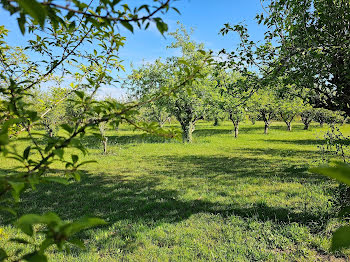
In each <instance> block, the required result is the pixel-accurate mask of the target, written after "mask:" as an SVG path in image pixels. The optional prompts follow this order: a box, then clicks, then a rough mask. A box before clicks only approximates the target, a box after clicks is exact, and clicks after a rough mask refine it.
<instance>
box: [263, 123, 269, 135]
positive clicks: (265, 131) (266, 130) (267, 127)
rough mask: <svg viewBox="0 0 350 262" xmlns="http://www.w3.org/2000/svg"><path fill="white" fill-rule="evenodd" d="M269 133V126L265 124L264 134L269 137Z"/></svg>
mask: <svg viewBox="0 0 350 262" xmlns="http://www.w3.org/2000/svg"><path fill="white" fill-rule="evenodd" d="M268 133H269V124H268V123H265V130H264V134H265V135H267V134H268Z"/></svg>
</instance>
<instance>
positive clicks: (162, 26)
mask: <svg viewBox="0 0 350 262" xmlns="http://www.w3.org/2000/svg"><path fill="white" fill-rule="evenodd" d="M156 26H157V28H158V30H159V32H160V33H161V34H162V35H163V34H164V33H165V32H167V31H168V25H167V24H166V23H164V22H163V21H162V20H156Z"/></svg>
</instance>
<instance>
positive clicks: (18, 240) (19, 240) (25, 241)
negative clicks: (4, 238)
mask: <svg viewBox="0 0 350 262" xmlns="http://www.w3.org/2000/svg"><path fill="white" fill-rule="evenodd" d="M9 241H11V242H16V243H18V244H30V243H29V242H28V241H27V240H25V239H23V238H11V239H10V240H9Z"/></svg>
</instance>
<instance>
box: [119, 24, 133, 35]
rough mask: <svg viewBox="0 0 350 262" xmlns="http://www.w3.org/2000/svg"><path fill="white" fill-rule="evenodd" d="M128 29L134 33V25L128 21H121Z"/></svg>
mask: <svg viewBox="0 0 350 262" xmlns="http://www.w3.org/2000/svg"><path fill="white" fill-rule="evenodd" d="M120 23H121V24H122V25H123V26H124V27H125V28H126V29H128V30H129V31H131V32H132V33H134V27H133V26H132V25H131V24H130V23H129V22H127V21H121V22H120Z"/></svg>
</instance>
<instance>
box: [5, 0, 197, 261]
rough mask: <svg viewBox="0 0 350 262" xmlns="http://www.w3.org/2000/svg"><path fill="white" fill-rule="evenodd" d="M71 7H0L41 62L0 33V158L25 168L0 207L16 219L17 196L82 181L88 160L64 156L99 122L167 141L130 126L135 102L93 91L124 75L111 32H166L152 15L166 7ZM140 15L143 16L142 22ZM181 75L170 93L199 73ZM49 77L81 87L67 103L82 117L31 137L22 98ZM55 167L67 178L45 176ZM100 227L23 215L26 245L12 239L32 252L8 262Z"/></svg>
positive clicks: (9, 182) (30, 115) (35, 122)
mask: <svg viewBox="0 0 350 262" xmlns="http://www.w3.org/2000/svg"><path fill="white" fill-rule="evenodd" d="M69 3H70V4H69V5H61V4H60V2H59V1H55V0H54V1H49V2H47V1H42V2H39V1H36V0H32V1H30V4H29V2H28V1H10V0H3V1H1V5H2V7H3V8H4V9H6V10H8V11H9V12H10V13H11V14H18V24H19V27H20V29H21V31H22V33H25V32H26V31H27V32H28V33H29V39H30V40H29V44H28V46H26V47H25V48H24V49H25V50H30V51H31V52H36V53H37V57H39V59H38V60H37V61H34V60H31V59H30V58H29V57H26V56H21V57H20V59H17V57H16V54H19V53H18V52H17V50H18V49H19V47H14V48H13V47H11V46H9V45H7V44H6V39H5V36H6V34H7V30H6V29H5V28H4V27H3V26H1V27H0V40H1V41H0V61H1V63H0V73H1V74H0V81H1V86H0V97H1V112H0V115H1V119H2V123H1V129H0V152H1V156H2V157H9V158H14V159H16V160H17V161H18V162H19V163H20V164H21V165H22V167H23V169H18V170H12V171H11V172H8V173H7V174H6V175H5V176H2V177H1V178H0V202H1V205H2V206H1V209H2V210H5V211H8V212H10V213H12V214H14V215H16V210H15V208H14V206H15V205H14V202H18V201H19V198H20V195H21V193H22V192H24V191H26V190H31V189H35V185H37V184H39V183H43V182H58V183H63V184H66V183H67V182H68V178H73V179H75V180H79V179H80V172H79V168H80V167H81V166H82V165H84V164H87V163H89V162H91V161H81V160H79V157H78V155H76V154H73V153H71V154H69V152H67V150H66V149H67V148H68V147H74V148H77V149H79V150H81V151H82V152H83V153H84V154H85V153H86V149H85V148H84V146H83V144H82V143H81V139H82V138H83V137H84V136H85V135H86V133H88V132H90V131H91V130H95V129H97V128H98V125H99V124H101V123H106V122H109V123H111V124H113V125H118V124H119V123H121V122H122V121H126V122H128V123H130V124H132V125H134V126H135V127H137V128H140V129H142V130H145V131H150V132H153V133H159V134H162V135H165V136H172V135H171V134H170V133H167V132H164V131H163V132H162V130H159V129H155V128H152V126H139V125H137V124H136V123H134V122H133V115H134V114H135V113H136V112H135V108H137V107H138V106H139V105H138V104H121V103H117V102H111V103H106V102H104V101H96V100H94V96H95V95H96V93H97V91H98V89H99V87H100V86H101V85H112V84H113V83H114V81H115V80H116V79H115V76H116V73H117V71H118V70H120V69H122V66H121V65H120V59H119V57H118V50H119V48H120V47H121V46H122V45H123V44H124V41H125V37H123V36H121V35H120V34H119V33H116V32H115V31H116V30H115V29H116V27H118V26H119V25H122V26H124V27H126V28H127V29H129V30H130V31H133V26H138V27H142V26H144V27H145V28H147V27H148V25H149V23H150V22H154V23H155V24H156V26H157V28H158V30H159V31H160V32H161V33H164V32H166V31H167V25H166V24H165V23H164V22H163V20H162V19H161V18H160V17H155V15H156V14H158V13H159V12H160V11H164V12H167V11H168V9H169V4H170V1H169V0H168V1H164V2H162V1H156V3H155V4H156V5H155V6H152V7H151V6H149V5H140V6H139V7H136V8H135V9H131V8H130V7H129V6H128V5H126V4H124V5H121V3H120V1H109V0H107V1H101V2H100V4H99V5H93V6H90V5H88V4H85V3H84V2H81V1H73V2H69ZM139 12H142V13H143V14H145V15H142V16H140V15H139ZM28 17H29V18H30V19H28ZM97 46H98V48H95V47H97ZM187 70H188V71H189V74H184V78H181V79H180V80H181V83H180V84H179V85H178V86H175V87H174V89H179V88H180V87H182V86H183V85H185V84H186V83H187V82H188V81H189V80H191V81H193V79H195V78H196V74H197V71H198V70H192V68H187ZM191 70H192V71H191ZM54 75H61V76H62V79H67V76H74V77H76V78H80V80H81V81H74V82H72V83H71V87H72V92H73V93H74V94H75V97H74V98H73V99H71V100H70V103H71V104H72V105H73V106H74V107H79V108H80V111H78V114H77V115H75V116H72V124H69V123H64V124H62V125H61V126H60V128H61V129H62V130H63V131H64V132H63V133H62V135H57V136H55V137H50V136H47V135H43V134H41V133H38V132H35V133H34V132H32V129H34V128H36V127H38V126H40V122H41V117H40V114H39V112H38V111H37V110H36V109H35V107H34V106H33V105H32V104H30V103H29V102H27V101H29V99H27V100H25V98H26V97H28V96H30V95H32V93H33V90H34V89H35V88H37V87H40V85H42V84H44V83H46V84H47V83H49V82H50V80H51V79H52V77H53V76H54ZM79 89H80V90H79ZM170 92H171V90H169V92H168V93H167V94H169V93H170ZM164 95H166V94H164ZM153 99H154V100H155V99H156V98H153ZM50 108H51V107H50ZM50 110H52V109H50ZM18 127H19V129H20V130H19V131H20V132H26V133H27V136H26V139H27V141H28V143H29V146H28V147H26V148H25V149H24V150H23V152H17V151H16V150H15V149H14V148H13V147H12V145H13V143H14V142H15V140H16V134H15V132H13V131H14V128H17V129H18ZM42 137H44V138H45V139H44V140H42V141H45V142H44V144H40V143H39V142H38V141H39V140H41V138H42ZM68 154H69V155H68ZM53 161H59V162H61V163H64V164H65V167H66V169H65V170H64V171H63V172H62V174H64V175H65V177H62V176H61V177H56V176H55V177H52V176H50V175H49V171H50V170H51V163H52V162H53ZM66 177H67V178H66ZM11 199H12V201H11ZM37 224H41V225H44V226H45V227H46V230H42V231H40V232H38V233H39V234H41V235H42V237H41V238H40V240H41V242H40V241H37V240H35V239H34V238H33V232H34V231H35V228H34V226H35V225H37ZM103 224H106V222H105V221H103V220H101V219H98V218H89V217H86V218H82V219H80V220H78V221H72V222H67V221H63V220H61V219H60V218H59V217H58V216H57V215H56V214H55V213H46V214H43V215H41V214H24V215H23V216H21V217H19V218H18V219H17V222H16V225H17V226H18V228H19V229H21V230H22V232H23V233H25V234H26V235H28V239H17V240H16V241H20V242H21V243H27V245H29V246H30V250H32V251H31V253H28V254H23V256H21V257H15V258H13V259H15V260H28V261H46V256H45V251H46V250H47V248H49V247H50V246H54V245H55V246H57V248H58V249H60V250H62V249H64V248H66V247H67V246H68V245H70V244H73V245H74V244H76V245H78V246H80V245H81V244H80V242H77V241H74V239H73V235H75V234H76V233H77V232H79V231H81V230H84V229H86V228H89V227H94V226H97V225H103ZM14 241H15V240H14ZM0 257H1V259H6V258H8V254H7V252H6V250H4V249H2V248H1V249H0ZM9 259H12V258H9Z"/></svg>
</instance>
